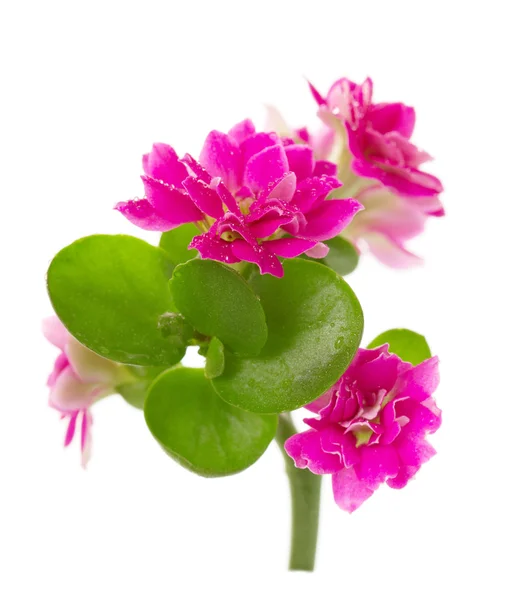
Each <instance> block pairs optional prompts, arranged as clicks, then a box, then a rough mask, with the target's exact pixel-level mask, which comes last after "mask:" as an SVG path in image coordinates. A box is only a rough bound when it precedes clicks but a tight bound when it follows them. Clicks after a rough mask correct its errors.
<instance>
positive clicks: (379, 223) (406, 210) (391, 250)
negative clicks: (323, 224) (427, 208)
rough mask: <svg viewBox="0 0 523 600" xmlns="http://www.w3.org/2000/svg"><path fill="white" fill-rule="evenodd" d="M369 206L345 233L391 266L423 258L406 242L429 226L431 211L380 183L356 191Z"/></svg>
mask: <svg viewBox="0 0 523 600" xmlns="http://www.w3.org/2000/svg"><path fill="white" fill-rule="evenodd" d="M355 198H356V199H357V200H358V201H359V202H360V203H361V204H362V206H363V207H364V209H365V210H362V211H360V212H359V213H358V214H357V215H356V216H355V218H354V219H353V221H352V222H351V223H349V225H348V227H347V228H346V229H345V230H344V232H343V236H344V237H346V238H347V239H349V240H350V241H351V242H353V243H354V245H356V246H357V247H359V248H361V246H362V245H364V246H365V247H366V248H368V250H370V252H372V254H374V256H376V258H377V259H378V260H380V261H381V262H382V263H383V264H385V265H387V266H389V267H395V268H406V267H411V266H415V265H418V264H420V263H421V262H422V261H421V259H420V258H419V257H418V256H416V255H415V254H412V252H410V251H409V250H407V248H406V247H405V243H406V242H407V241H409V240H410V239H412V238H414V237H416V236H417V235H419V234H420V233H421V232H422V231H423V229H424V228H425V221H426V220H427V214H426V213H424V212H423V211H422V210H420V209H419V207H418V206H417V205H416V204H415V203H413V201H412V199H411V198H408V197H405V196H398V195H397V194H395V193H394V192H393V191H392V190H390V189H388V188H386V187H385V186H383V185H380V184H376V185H373V186H370V187H368V188H366V189H364V190H362V191H361V192H358V193H357V194H355Z"/></svg>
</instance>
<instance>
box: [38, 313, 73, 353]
mask: <svg viewBox="0 0 523 600" xmlns="http://www.w3.org/2000/svg"><path fill="white" fill-rule="evenodd" d="M42 332H43V334H44V336H45V338H46V340H47V341H48V342H51V344H53V346H56V347H57V348H60V350H62V351H64V350H65V346H66V344H67V342H68V340H69V338H70V337H71V334H70V333H69V332H68V331H67V329H66V328H65V326H64V325H63V323H62V321H60V319H59V318H58V317H57V316H56V315H52V316H50V317H47V318H45V319H44V320H43V321H42Z"/></svg>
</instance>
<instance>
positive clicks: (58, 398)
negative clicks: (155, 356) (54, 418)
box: [49, 366, 110, 412]
mask: <svg viewBox="0 0 523 600" xmlns="http://www.w3.org/2000/svg"><path fill="white" fill-rule="evenodd" d="M109 392H110V389H108V388H107V387H106V386H101V385H99V384H96V383H83V382H82V381H81V380H80V379H79V378H78V376H77V375H76V374H75V373H74V371H73V369H72V367H71V366H69V367H66V368H65V369H64V370H63V371H62V372H61V373H60V375H59V376H58V377H57V378H56V381H55V383H54V385H53V387H52V388H51V391H50V394H49V405H50V406H52V407H53V408H56V409H57V410H60V411H62V412H72V411H75V410H83V409H84V408H87V407H89V406H90V405H91V404H92V403H93V402H94V401H95V400H98V399H99V398H101V397H103V396H105V395H107V394H108V393H109Z"/></svg>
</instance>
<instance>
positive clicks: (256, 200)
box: [116, 120, 361, 277]
mask: <svg viewBox="0 0 523 600" xmlns="http://www.w3.org/2000/svg"><path fill="white" fill-rule="evenodd" d="M144 170H145V172H146V175H145V176H144V177H142V179H143V180H144V183H145V186H146V199H144V200H138V201H130V202H126V203H120V204H118V205H117V207H116V208H117V209H118V210H120V212H122V213H123V214H124V215H125V216H126V217H127V218H128V219H129V220H131V221H132V222H133V223H135V224H137V225H139V226H140V227H143V228H144V229H155V230H160V231H166V230H169V229H172V228H174V227H176V226H177V225H180V224H181V223H186V222H189V221H194V222H196V223H197V224H198V226H199V227H200V228H201V229H202V232H203V233H202V235H199V236H196V237H195V238H194V239H193V241H192V243H191V244H190V247H191V248H195V249H197V250H198V251H199V252H200V255H201V256H202V258H211V259H214V260H219V261H222V262H225V263H237V262H241V261H247V262H252V263H255V264H257V265H258V266H259V267H260V271H261V273H271V274H272V275H274V276H276V277H281V276H282V275H283V268H282V265H281V263H280V260H279V258H278V257H283V258H294V257H296V256H299V255H300V254H302V253H304V252H306V253H307V254H308V255H309V256H314V257H318V258H319V257H323V256H325V254H326V253H327V252H328V248H327V247H326V246H325V244H322V243H321V242H322V241H324V240H328V239H330V238H332V237H334V236H335V235H337V234H338V233H340V232H341V231H342V230H343V229H344V228H345V227H346V226H347V225H348V224H349V222H350V221H351V220H352V218H353V217H354V215H355V214H356V212H357V211H358V210H360V208H361V206H360V204H359V203H358V202H356V201H355V200H353V199H352V198H343V199H337V200H326V198H327V195H328V194H329V193H330V192H331V191H332V190H334V189H335V188H337V187H340V186H341V185H342V184H341V182H340V181H339V180H338V179H337V178H336V177H335V176H334V175H335V173H336V166H335V165H334V164H332V163H329V162H327V161H324V160H316V159H315V158H314V156H313V151H312V149H311V148H310V147H308V146H306V145H304V144H295V143H293V142H292V140H289V139H282V138H280V137H279V136H277V135H276V134H275V133H256V131H255V129H254V125H253V124H252V122H251V121H249V120H246V121H243V122H241V123H239V124H237V125H236V126H234V127H233V128H232V129H231V130H230V131H229V133H228V134H225V133H221V132H219V131H212V132H211V133H210V134H209V135H208V136H207V139H206V140H205V143H204V146H203V149H202V152H201V154H200V159H199V161H196V160H195V159H194V158H193V157H192V156H190V155H186V156H185V157H184V158H183V159H182V160H179V159H178V157H177V155H176V153H175V151H174V150H173V149H172V148H170V147H169V146H165V145H161V144H155V145H154V146H153V151H152V152H151V153H150V154H148V155H146V156H145V157H144Z"/></svg>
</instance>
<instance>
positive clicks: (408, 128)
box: [368, 102, 416, 139]
mask: <svg viewBox="0 0 523 600" xmlns="http://www.w3.org/2000/svg"><path fill="white" fill-rule="evenodd" d="M368 119H369V122H370V124H371V125H372V127H373V128H374V129H375V130H376V131H379V132H380V133H387V132H389V131H396V132H398V133H399V134H400V135H401V136H403V137H405V138H407V139H408V138H410V136H411V135H412V132H413V131H414V124H415V122H416V114H415V112H414V109H413V108H412V107H411V106H406V105H405V104H402V103H401V102H395V103H388V104H387V103H383V104H375V105H374V106H373V107H372V109H371V110H370V111H369V113H368Z"/></svg>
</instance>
